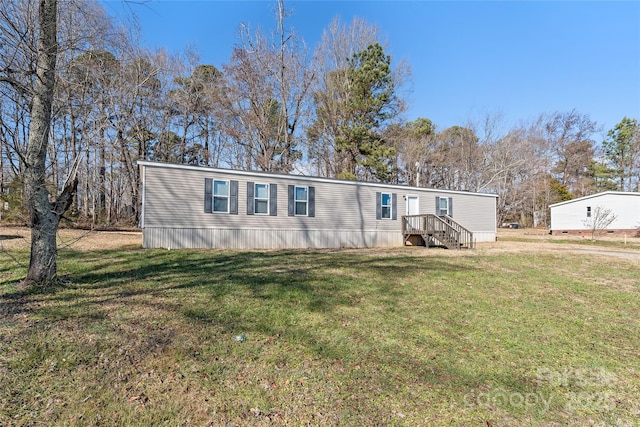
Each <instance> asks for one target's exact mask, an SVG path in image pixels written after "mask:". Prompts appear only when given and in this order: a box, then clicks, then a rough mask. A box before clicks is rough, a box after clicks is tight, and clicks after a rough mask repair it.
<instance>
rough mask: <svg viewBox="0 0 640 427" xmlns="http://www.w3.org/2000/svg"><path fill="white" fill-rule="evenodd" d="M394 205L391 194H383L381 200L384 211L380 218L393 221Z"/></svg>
mask: <svg viewBox="0 0 640 427" xmlns="http://www.w3.org/2000/svg"><path fill="white" fill-rule="evenodd" d="M392 204H393V203H392V198H391V194H390V193H382V197H381V199H380V208H381V209H382V212H381V215H380V216H381V218H382V219H391V210H392Z"/></svg>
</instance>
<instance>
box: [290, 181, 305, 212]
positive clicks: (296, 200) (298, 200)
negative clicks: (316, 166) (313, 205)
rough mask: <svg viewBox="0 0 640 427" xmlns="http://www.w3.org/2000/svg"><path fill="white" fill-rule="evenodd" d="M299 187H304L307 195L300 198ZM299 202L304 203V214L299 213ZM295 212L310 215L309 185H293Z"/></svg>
mask: <svg viewBox="0 0 640 427" xmlns="http://www.w3.org/2000/svg"><path fill="white" fill-rule="evenodd" d="M298 188H304V190H305V193H306V195H307V197H306V198H305V199H298ZM298 203H304V214H300V213H298ZM293 214H294V215H295V216H309V187H304V186H301V185H295V186H294V187H293Z"/></svg>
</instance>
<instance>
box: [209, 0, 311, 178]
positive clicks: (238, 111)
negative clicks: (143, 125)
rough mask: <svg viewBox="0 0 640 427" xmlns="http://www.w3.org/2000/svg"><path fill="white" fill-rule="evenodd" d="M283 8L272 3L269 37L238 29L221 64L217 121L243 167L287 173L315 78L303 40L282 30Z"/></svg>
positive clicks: (294, 157)
mask: <svg viewBox="0 0 640 427" xmlns="http://www.w3.org/2000/svg"><path fill="white" fill-rule="evenodd" d="M286 17H287V12H286V10H285V9H284V3H283V1H282V0H280V1H278V3H277V10H276V21H277V27H276V30H275V32H274V34H273V36H272V37H271V38H270V39H269V38H268V37H266V36H265V35H263V34H262V32H260V31H256V32H255V33H253V34H252V33H251V32H250V31H249V29H248V28H247V27H246V26H243V27H242V29H241V35H242V37H243V39H242V43H241V44H240V45H238V46H236V47H235V49H234V50H233V53H232V56H231V62H230V63H229V64H227V65H225V66H223V75H224V78H225V90H224V95H225V97H224V98H223V99H222V102H221V104H220V105H221V107H222V108H221V110H220V111H219V112H218V118H219V123H221V124H224V126H225V131H226V132H227V133H228V134H229V135H230V136H231V137H232V138H233V139H234V141H235V142H236V143H237V144H240V145H241V146H242V147H244V149H245V152H246V155H247V156H246V157H247V159H246V161H245V162H244V165H243V166H244V167H249V168H251V167H257V168H259V169H261V170H265V171H281V172H290V171H291V170H292V169H293V167H294V164H295V162H296V161H297V160H298V159H299V158H300V157H301V154H302V153H301V151H300V149H299V147H298V143H299V141H298V139H299V138H298V135H297V134H298V133H299V130H298V128H299V127H300V126H301V124H302V122H303V120H304V119H305V115H306V111H307V108H308V104H309V102H308V101H309V88H310V86H311V83H312V82H313V79H314V74H313V69H312V68H311V66H310V60H309V55H308V53H307V50H306V46H305V44H304V42H303V41H302V39H301V38H300V37H299V36H298V35H297V34H296V33H295V32H294V31H293V30H292V29H288V28H286V25H285V22H286Z"/></svg>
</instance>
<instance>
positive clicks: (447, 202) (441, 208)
mask: <svg viewBox="0 0 640 427" xmlns="http://www.w3.org/2000/svg"><path fill="white" fill-rule="evenodd" d="M436 215H438V216H444V215H449V216H453V199H452V198H451V197H437V196H436Z"/></svg>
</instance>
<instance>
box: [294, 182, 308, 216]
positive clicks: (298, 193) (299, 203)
mask: <svg viewBox="0 0 640 427" xmlns="http://www.w3.org/2000/svg"><path fill="white" fill-rule="evenodd" d="M308 202H309V191H308V189H307V187H296V188H295V214H296V215H301V216H306V215H307V203H308Z"/></svg>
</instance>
